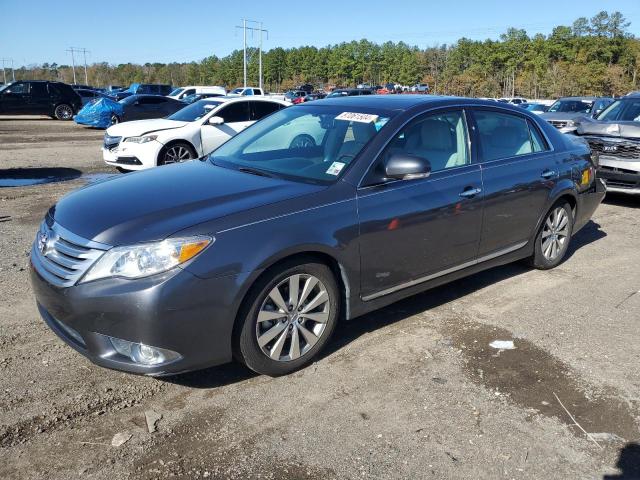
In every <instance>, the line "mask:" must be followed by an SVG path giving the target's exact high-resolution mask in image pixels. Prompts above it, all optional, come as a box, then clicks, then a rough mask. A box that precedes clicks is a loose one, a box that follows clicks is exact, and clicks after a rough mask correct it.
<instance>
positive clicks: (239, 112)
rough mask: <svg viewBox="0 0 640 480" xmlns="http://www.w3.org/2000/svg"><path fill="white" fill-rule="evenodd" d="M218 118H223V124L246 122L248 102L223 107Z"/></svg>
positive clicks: (247, 118)
mask: <svg viewBox="0 0 640 480" xmlns="http://www.w3.org/2000/svg"><path fill="white" fill-rule="evenodd" d="M218 116H219V117H222V118H224V122H225V123H234V122H248V121H249V102H234V103H232V104H230V105H227V106H226V107H224V108H223V109H222V110H221V111H220V113H218Z"/></svg>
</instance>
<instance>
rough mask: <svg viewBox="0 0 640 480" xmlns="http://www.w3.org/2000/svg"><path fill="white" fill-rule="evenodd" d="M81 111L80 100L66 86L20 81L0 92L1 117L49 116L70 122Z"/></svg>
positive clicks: (71, 89)
mask: <svg viewBox="0 0 640 480" xmlns="http://www.w3.org/2000/svg"><path fill="white" fill-rule="evenodd" d="M81 108H82V100H81V99H80V96H79V95H78V94H77V93H76V92H75V91H74V90H73V88H71V86H70V85H67V84H66V83H61V82H48V81H41V80H23V81H19V82H12V83H9V84H7V85H4V86H3V87H1V88H0V114H3V115H48V116H50V117H51V118H56V119H58V120H71V119H72V118H73V114H74V113H76V112H77V111H79V110H80V109H81Z"/></svg>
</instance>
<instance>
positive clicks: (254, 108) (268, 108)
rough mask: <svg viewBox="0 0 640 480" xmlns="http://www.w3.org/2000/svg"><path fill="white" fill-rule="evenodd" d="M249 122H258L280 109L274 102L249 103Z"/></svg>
mask: <svg viewBox="0 0 640 480" xmlns="http://www.w3.org/2000/svg"><path fill="white" fill-rule="evenodd" d="M250 103H251V120H260V119H261V118H264V117H266V116H267V115H270V114H272V113H273V112H275V111H277V110H279V109H280V104H278V103H274V102H250Z"/></svg>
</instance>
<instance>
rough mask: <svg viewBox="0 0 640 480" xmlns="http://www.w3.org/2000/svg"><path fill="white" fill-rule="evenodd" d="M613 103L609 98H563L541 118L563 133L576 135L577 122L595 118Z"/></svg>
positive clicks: (542, 114)
mask: <svg viewBox="0 0 640 480" xmlns="http://www.w3.org/2000/svg"><path fill="white" fill-rule="evenodd" d="M612 102H613V98H609V97H563V98H560V99H558V100H556V102H555V103H554V104H553V105H551V106H550V107H549V109H548V110H547V111H546V112H545V113H541V114H540V117H542V118H544V119H545V120H546V121H548V122H549V123H550V124H551V125H553V126H554V127H556V128H557V129H558V130H560V131H561V132H562V133H574V132H575V131H576V120H578V119H580V118H583V117H585V116H587V117H595V116H596V115H597V114H598V113H600V112H601V111H602V110H604V109H605V108H606V107H607V106H608V105H610V104H611V103H612Z"/></svg>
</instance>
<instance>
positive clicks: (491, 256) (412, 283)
mask: <svg viewBox="0 0 640 480" xmlns="http://www.w3.org/2000/svg"><path fill="white" fill-rule="evenodd" d="M527 243H528V242H527V241H524V242H520V243H518V244H516V245H512V246H511V247H508V248H505V249H502V250H499V251H497V252H494V253H490V254H489V255H485V256H483V257H480V258H476V259H474V260H469V261H468V262H464V263H461V264H460V265H456V266H455V267H451V268H447V269H445V270H441V271H439V272H436V273H432V274H430V275H426V276H424V277H420V278H417V279H415V280H410V281H408V282H405V283H401V284H399V285H396V286H394V287H389V288H386V289H384V290H380V291H378V292H375V293H371V294H369V295H365V296H363V297H362V300H363V301H365V302H368V301H369V300H374V299H376V298H379V297H383V296H385V295H389V294H391V293H395V292H398V291H400V290H404V289H406V288H409V287H414V286H416V285H420V284H421V283H424V282H428V281H429V280H434V279H436V278H438V277H443V276H445V275H448V274H450V273H454V272H457V271H460V270H464V269H465V268H467V267H472V266H474V265H478V264H480V263H482V262H486V261H488V260H492V259H494V258H497V257H500V256H502V255H506V254H508V253H511V252H515V251H516V250H519V249H520V248H522V247H524V246H525V245H526V244H527Z"/></svg>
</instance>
